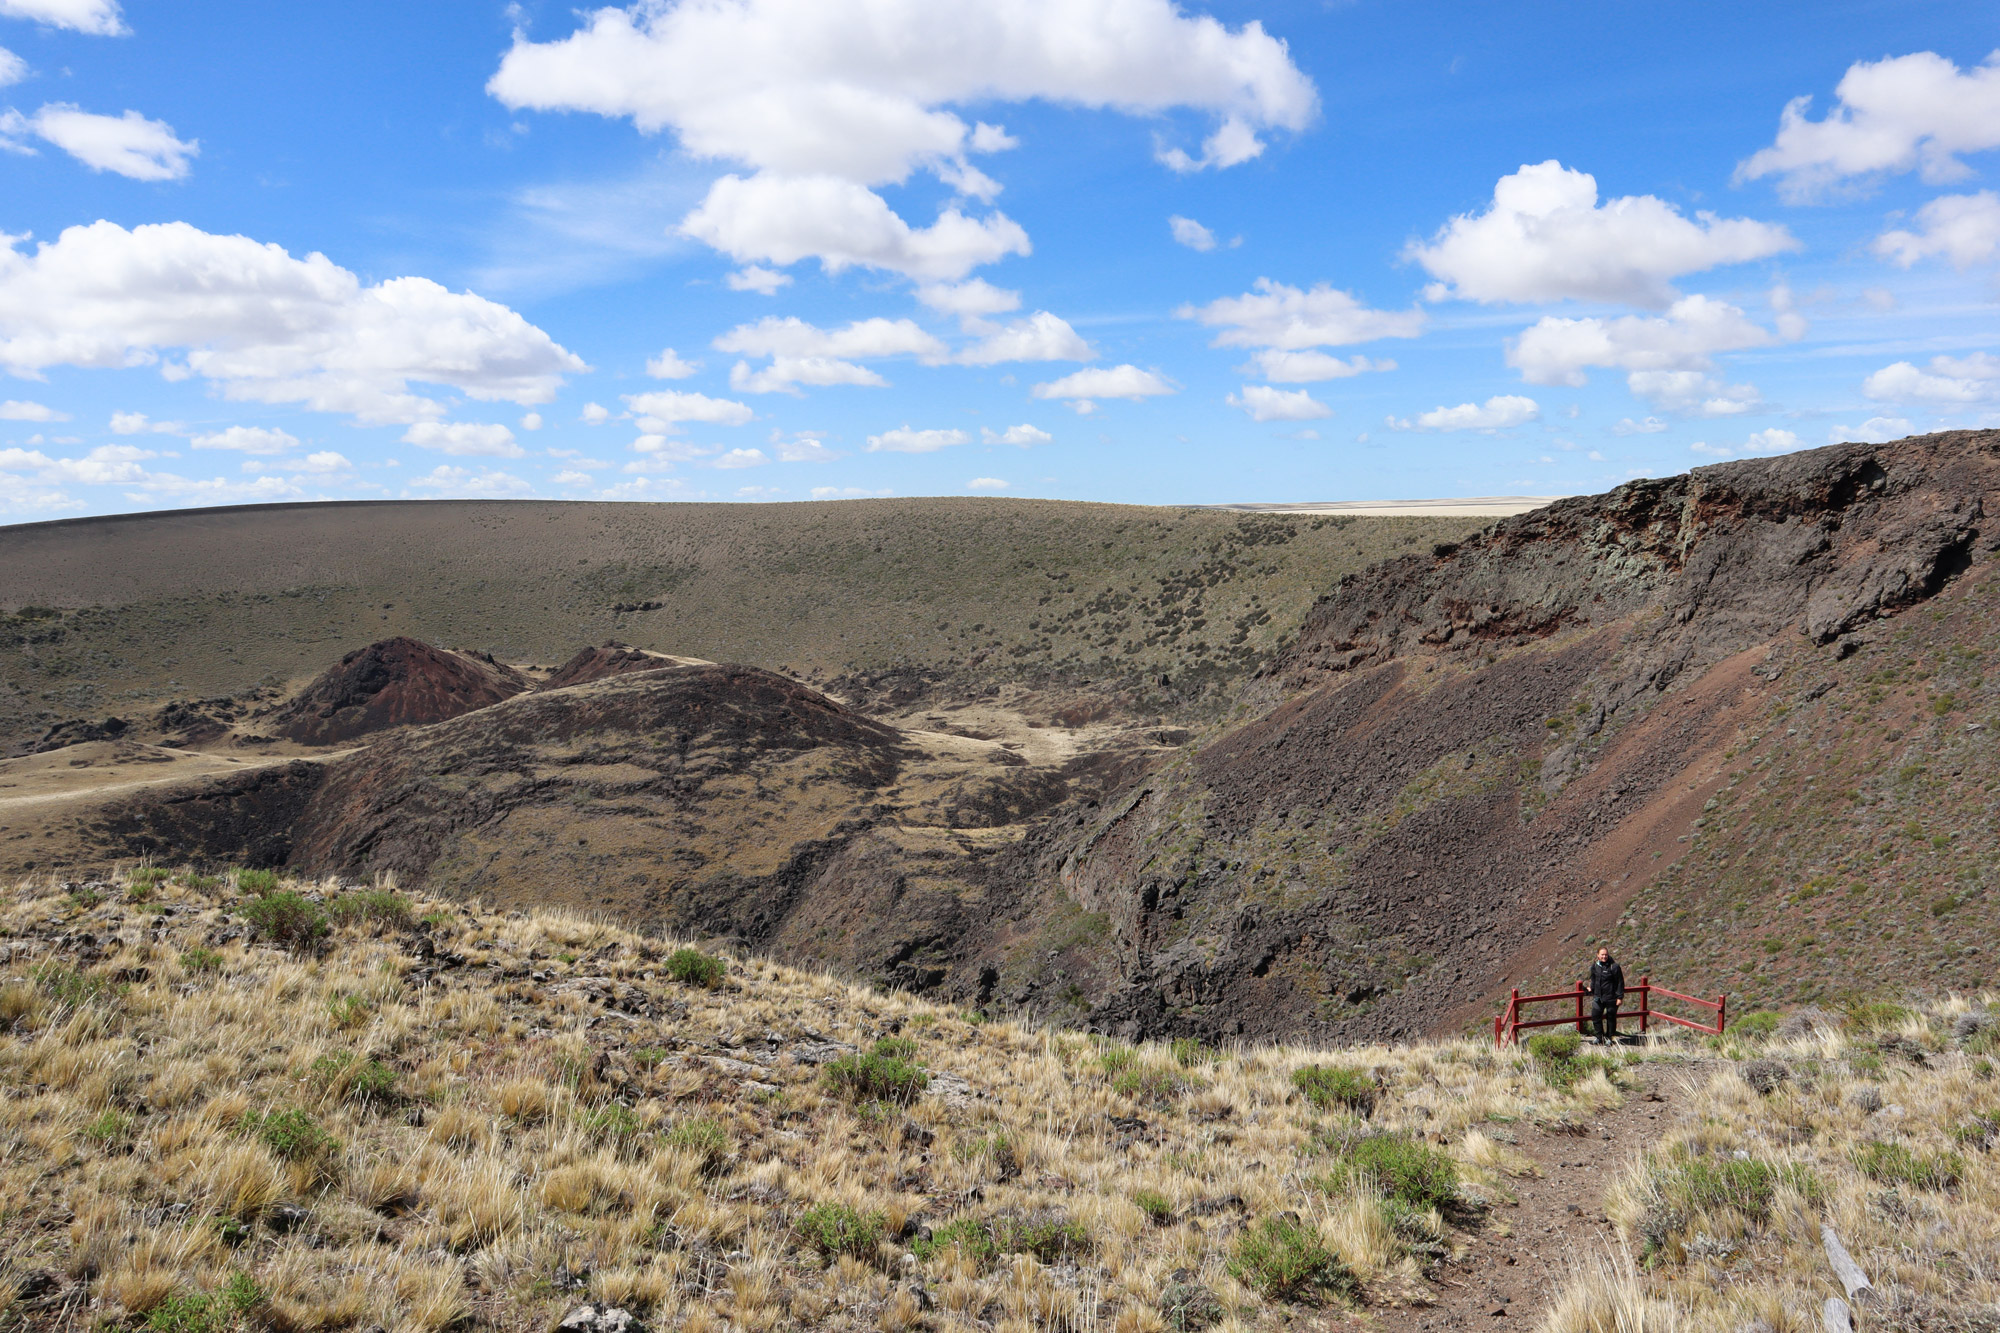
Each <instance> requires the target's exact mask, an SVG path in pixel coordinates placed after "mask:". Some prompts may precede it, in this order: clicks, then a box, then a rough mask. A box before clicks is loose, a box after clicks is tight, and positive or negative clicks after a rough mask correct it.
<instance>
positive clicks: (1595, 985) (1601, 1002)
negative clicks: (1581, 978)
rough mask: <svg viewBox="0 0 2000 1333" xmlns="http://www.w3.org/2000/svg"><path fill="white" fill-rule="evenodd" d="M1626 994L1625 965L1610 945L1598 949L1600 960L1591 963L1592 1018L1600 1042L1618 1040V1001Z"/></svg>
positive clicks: (1610, 1044)
mask: <svg viewBox="0 0 2000 1333" xmlns="http://www.w3.org/2000/svg"><path fill="white" fill-rule="evenodd" d="M1624 998H1625V969H1624V968H1622V967H1620V966H1618V960H1617V959H1615V958H1613V957H1612V956H1611V950H1610V949H1608V948H1604V949H1599V950H1598V951H1597V961H1596V962H1594V963H1592V964H1591V965H1590V1018H1591V1022H1592V1024H1593V1025H1594V1027H1595V1028H1596V1032H1597V1036H1596V1038H1595V1042H1596V1044H1597V1045H1599V1046H1612V1045H1616V1044H1617V1041H1618V1004H1619V1001H1621V1000H1623V999H1624Z"/></svg>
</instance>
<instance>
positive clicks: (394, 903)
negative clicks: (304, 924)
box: [332, 889, 416, 930]
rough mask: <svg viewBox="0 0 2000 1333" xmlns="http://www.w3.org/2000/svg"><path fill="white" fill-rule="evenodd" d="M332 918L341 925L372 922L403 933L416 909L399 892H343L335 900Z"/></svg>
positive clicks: (370, 890) (375, 890) (413, 917)
mask: <svg viewBox="0 0 2000 1333" xmlns="http://www.w3.org/2000/svg"><path fill="white" fill-rule="evenodd" d="M332 915H333V918H334V920H336V921H338V922H340V923H341V924H342V925H354V924H357V923H359V922H363V921H373V922H375V923H377V924H379V925H384V926H388V927H391V928H392V929H396V930H402V929H405V928H407V927H408V926H409V924H410V922H411V921H412V920H414V919H415V917H416V908H415V907H414V906H412V905H411V903H410V900H409V899H408V898H405V897H404V896H403V895H402V894H400V893H388V892H385V891H383V890H381V889H364V890H362V891H361V892H359V893H344V894H342V895H341V896H340V897H338V898H336V899H334V900H333V905H332Z"/></svg>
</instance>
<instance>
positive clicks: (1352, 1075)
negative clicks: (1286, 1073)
mask: <svg viewBox="0 0 2000 1333" xmlns="http://www.w3.org/2000/svg"><path fill="white" fill-rule="evenodd" d="M1292 1086H1293V1087H1295V1088H1297V1089H1298V1090H1299V1091H1300V1092H1301V1093H1302V1094H1304V1096H1305V1099H1306V1100H1307V1101H1309V1102H1311V1103H1312V1104H1313V1105H1314V1106H1317V1107H1318V1108H1319V1109H1320V1110H1322V1111H1330V1110H1332V1109H1333V1108H1334V1107H1336V1106H1339V1107H1345V1108H1346V1109H1348V1110H1350V1111H1354V1112H1357V1113H1358V1114H1361V1115H1367V1114H1368V1113H1369V1112H1370V1111H1372V1110H1374V1109H1375V1080H1373V1079H1371V1078H1369V1077H1368V1076H1367V1075H1366V1074H1363V1073H1361V1072H1360V1071H1359V1070H1354V1069H1344V1068H1342V1067H1341V1066H1339V1065H1307V1066H1306V1067H1305V1068H1303V1069H1294V1070H1293V1071H1292Z"/></svg>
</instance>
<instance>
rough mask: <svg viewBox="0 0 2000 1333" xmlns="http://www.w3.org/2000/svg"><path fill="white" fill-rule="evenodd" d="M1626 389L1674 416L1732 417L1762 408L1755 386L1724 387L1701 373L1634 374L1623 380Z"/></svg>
mask: <svg viewBox="0 0 2000 1333" xmlns="http://www.w3.org/2000/svg"><path fill="white" fill-rule="evenodd" d="M1625 387H1627V388H1628V389H1630V390H1631V391H1632V392H1633V393H1635V394H1637V395H1638V396H1639V397H1641V398H1644V399H1645V400H1646V401H1647V402H1648V403H1651V404H1652V405H1653V406H1654V407H1655V408H1658V409H1659V410H1660V411H1662V412H1672V413H1674V414H1675V415H1677V416H1689V417H1733V416H1740V415H1742V414H1743V413H1745V412H1754V411H1756V410H1757V409H1758V408H1760V407H1762V406H1763V405H1764V397H1763V395H1762V394H1761V393H1759V392H1758V390H1757V386H1756V385H1754V384H1725V383H1724V382H1723V381H1721V380H1719V379H1717V378H1716V377H1715V376H1713V375H1711V374H1709V373H1708V372H1706V371H1701V370H1635V371H1633V372H1632V373H1631V374H1629V375H1627V376H1626V377H1625Z"/></svg>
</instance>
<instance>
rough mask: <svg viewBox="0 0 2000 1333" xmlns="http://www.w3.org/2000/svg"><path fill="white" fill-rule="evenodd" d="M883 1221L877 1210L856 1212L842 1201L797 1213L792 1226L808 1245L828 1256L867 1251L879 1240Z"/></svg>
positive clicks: (816, 1205)
mask: <svg viewBox="0 0 2000 1333" xmlns="http://www.w3.org/2000/svg"><path fill="white" fill-rule="evenodd" d="M884 1224H885V1219H884V1217H883V1215H882V1214H881V1213H864V1212H860V1211H858V1210H857V1209H854V1208H851V1207H849V1206H848V1205H846V1204H844V1203H822V1204H815V1205H814V1206H813V1207H811V1208H808V1209H806V1210H805V1211H804V1212H803V1213H800V1214H799V1220H798V1221H797V1222H795V1223H793V1224H792V1229H793V1230H794V1231H796V1232H797V1233H798V1234H799V1238H800V1239H802V1240H804V1241H805V1242H806V1243H807V1244H808V1245H811V1246H812V1247H813V1248H814V1249H816V1250H818V1251H819V1252H820V1253H821V1254H823V1255H826V1256H827V1257H828V1258H832V1257H833V1256H835V1255H839V1254H852V1255H855V1256H861V1255H865V1254H868V1253H869V1252H871V1251H872V1250H874V1248H875V1246H876V1243H877V1242H879V1241H880V1240H881V1239H882V1228H883V1226H884Z"/></svg>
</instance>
